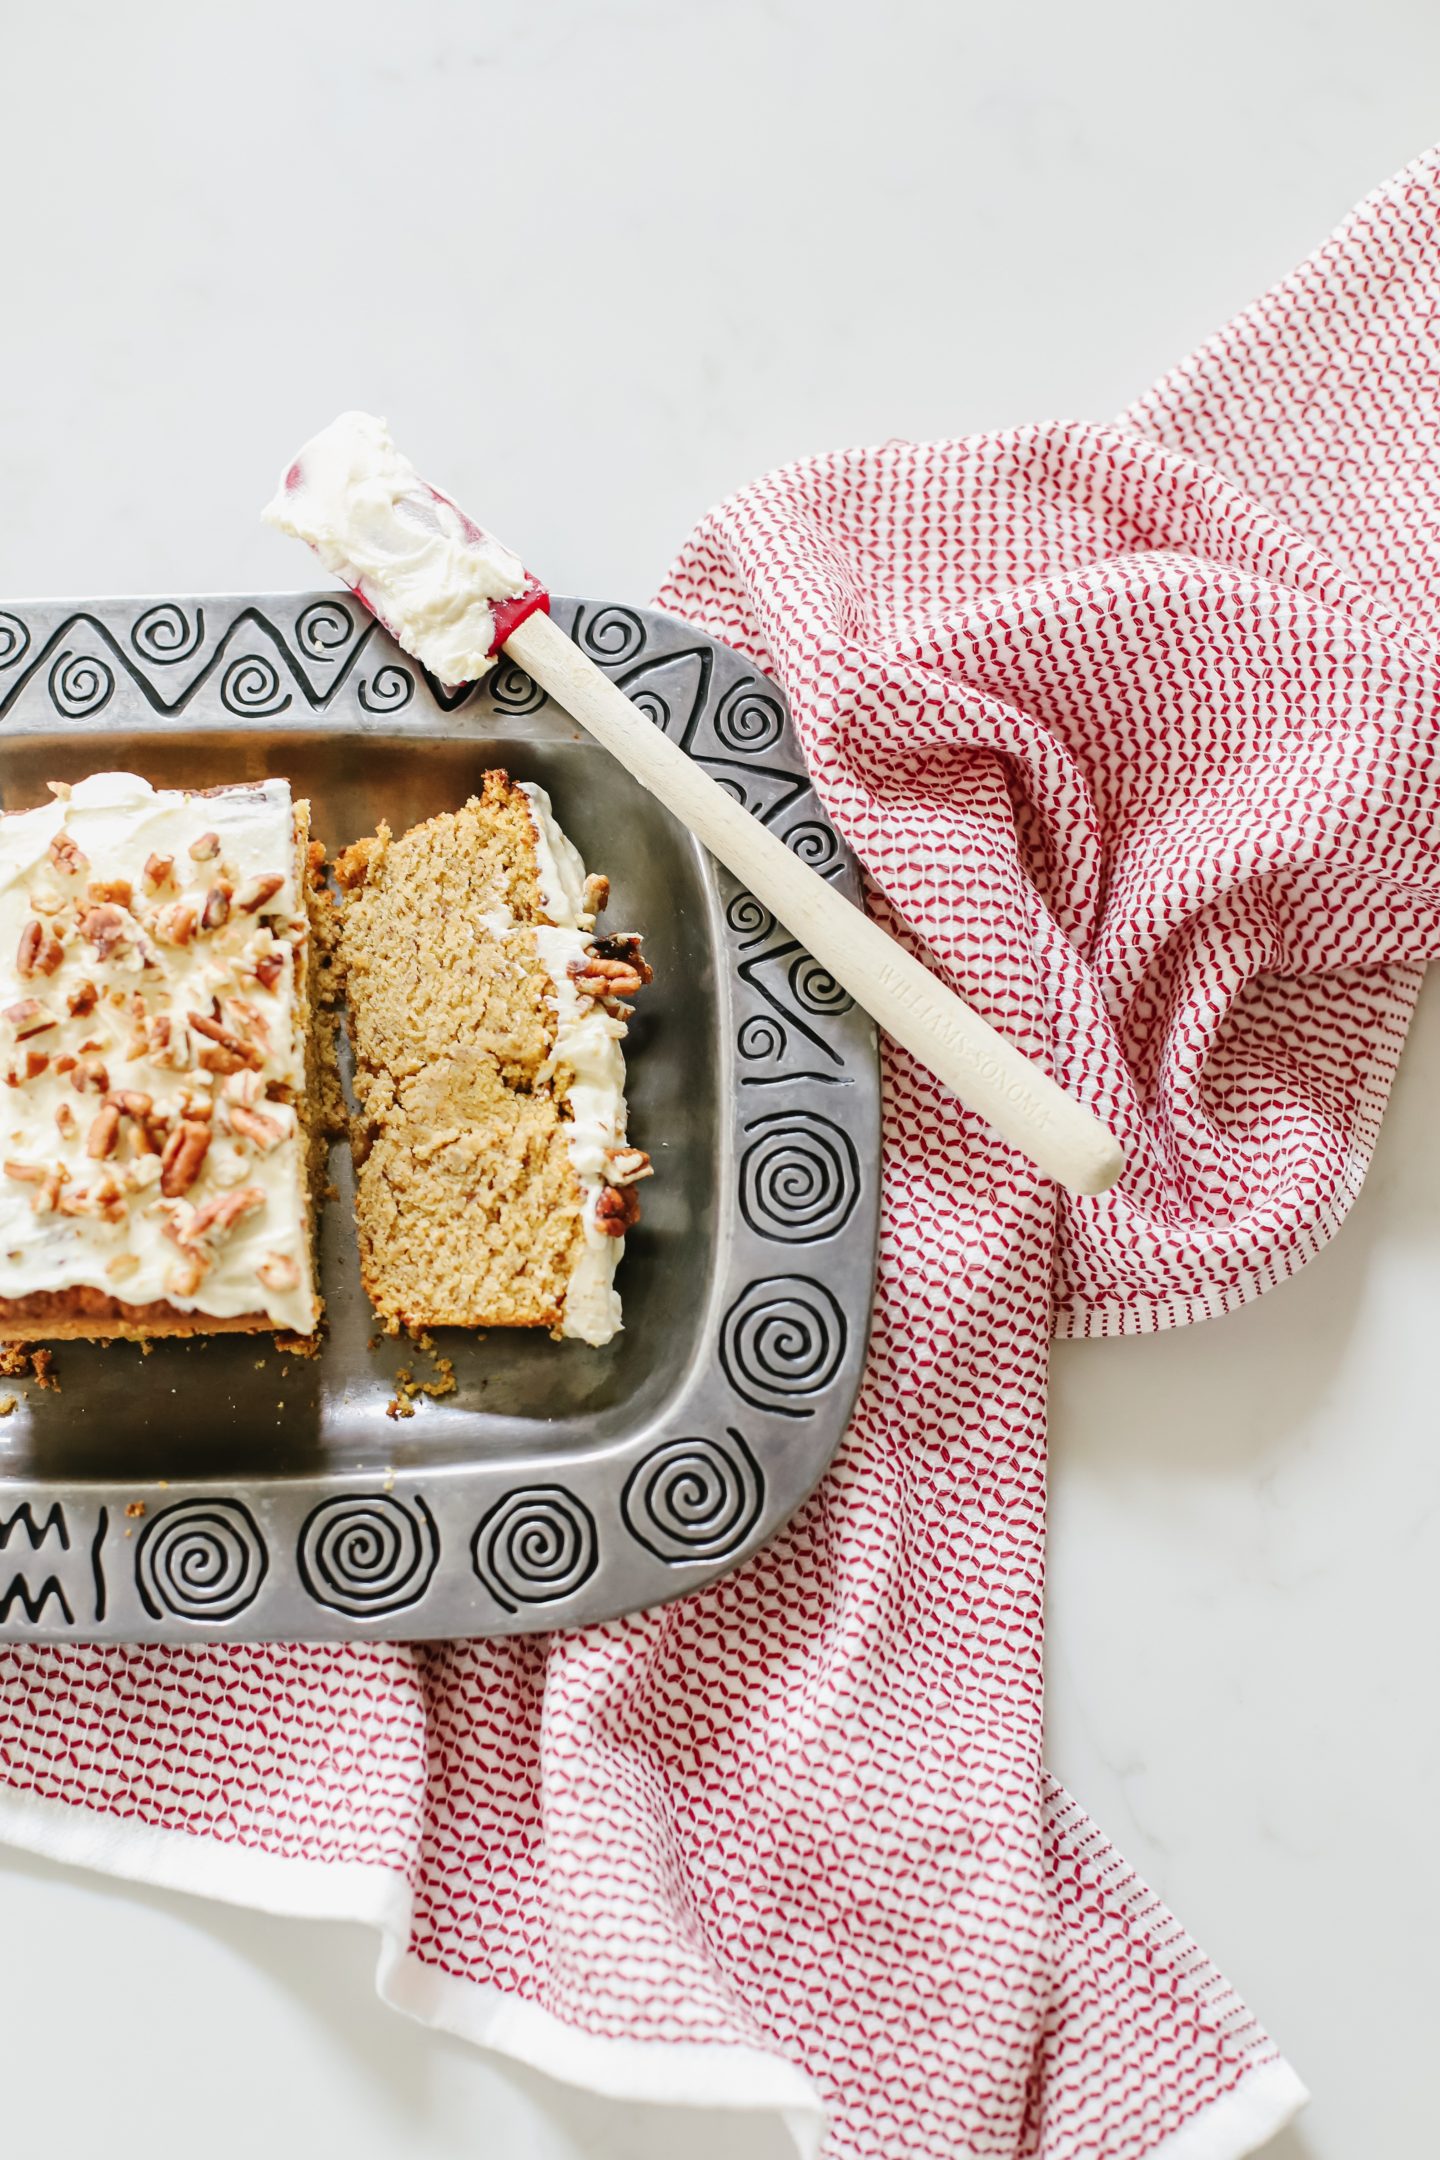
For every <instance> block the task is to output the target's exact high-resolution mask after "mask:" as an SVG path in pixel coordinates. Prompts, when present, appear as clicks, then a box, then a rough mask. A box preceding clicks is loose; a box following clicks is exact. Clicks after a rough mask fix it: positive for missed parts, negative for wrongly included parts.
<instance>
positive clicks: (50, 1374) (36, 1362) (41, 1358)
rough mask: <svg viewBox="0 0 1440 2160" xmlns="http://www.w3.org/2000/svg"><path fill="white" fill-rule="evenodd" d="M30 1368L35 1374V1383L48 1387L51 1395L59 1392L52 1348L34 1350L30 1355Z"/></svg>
mask: <svg viewBox="0 0 1440 2160" xmlns="http://www.w3.org/2000/svg"><path fill="white" fill-rule="evenodd" d="M30 1368H31V1371H32V1372H33V1373H34V1375H35V1385H36V1387H38V1388H45V1389H48V1390H49V1392H50V1393H51V1394H52V1395H58V1394H59V1393H60V1380H59V1376H58V1375H57V1373H56V1371H55V1353H54V1351H53V1350H34V1351H32V1352H31V1355H30Z"/></svg>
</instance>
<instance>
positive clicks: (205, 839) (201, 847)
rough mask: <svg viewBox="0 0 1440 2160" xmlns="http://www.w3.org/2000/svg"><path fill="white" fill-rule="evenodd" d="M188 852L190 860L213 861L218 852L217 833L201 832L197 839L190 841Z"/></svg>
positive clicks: (218, 839) (218, 838)
mask: <svg viewBox="0 0 1440 2160" xmlns="http://www.w3.org/2000/svg"><path fill="white" fill-rule="evenodd" d="M189 852H190V860H191V862H214V860H215V857H216V856H217V855H218V854H219V853H220V835H219V833H213V832H203V833H201V835H200V837H199V839H198V840H192V841H191V843H190V851H189Z"/></svg>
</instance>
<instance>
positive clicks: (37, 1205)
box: [30, 1165, 68, 1215]
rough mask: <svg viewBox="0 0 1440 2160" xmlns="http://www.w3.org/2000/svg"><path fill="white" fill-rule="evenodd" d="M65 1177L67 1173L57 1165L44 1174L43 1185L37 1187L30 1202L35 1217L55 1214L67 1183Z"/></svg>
mask: <svg viewBox="0 0 1440 2160" xmlns="http://www.w3.org/2000/svg"><path fill="white" fill-rule="evenodd" d="M67 1176H68V1173H67V1172H66V1171H65V1170H63V1169H61V1168H60V1167H59V1166H58V1165H57V1166H56V1168H55V1169H53V1170H49V1171H47V1172H46V1174H45V1182H44V1184H43V1185H40V1186H37V1188H36V1191H35V1197H34V1199H33V1200H32V1201H31V1202H30V1205H31V1207H32V1209H33V1210H34V1212H35V1213H36V1214H37V1215H53V1214H54V1213H55V1210H56V1208H57V1207H59V1205H60V1194H61V1190H62V1188H63V1187H64V1185H65V1183H66V1181H67Z"/></svg>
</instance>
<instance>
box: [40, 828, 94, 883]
mask: <svg viewBox="0 0 1440 2160" xmlns="http://www.w3.org/2000/svg"><path fill="white" fill-rule="evenodd" d="M47 852H48V854H49V857H50V860H51V862H52V863H54V865H55V867H56V869H57V870H58V871H60V872H61V874H62V875H63V876H65V877H83V876H84V874H85V872H86V871H87V870H88V869H89V867H90V858H89V856H88V855H82V854H81V852H80V850H79V848H78V847H76V845H75V842H74V841H73V840H72V839H71V838H70V835H69V833H63V832H59V833H56V835H55V837H54V839H53V840H52V841H51V842H50V846H49V848H48V850H47Z"/></svg>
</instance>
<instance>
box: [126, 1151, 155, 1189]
mask: <svg viewBox="0 0 1440 2160" xmlns="http://www.w3.org/2000/svg"><path fill="white" fill-rule="evenodd" d="M160 1177H161V1170H160V1157H159V1156H158V1155H153V1154H152V1155H137V1156H136V1158H135V1160H134V1162H132V1163H127V1164H126V1165H125V1183H126V1184H127V1185H128V1186H129V1188H130V1190H131V1192H148V1190H149V1188H150V1187H151V1186H152V1185H158V1184H159V1182H160Z"/></svg>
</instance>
